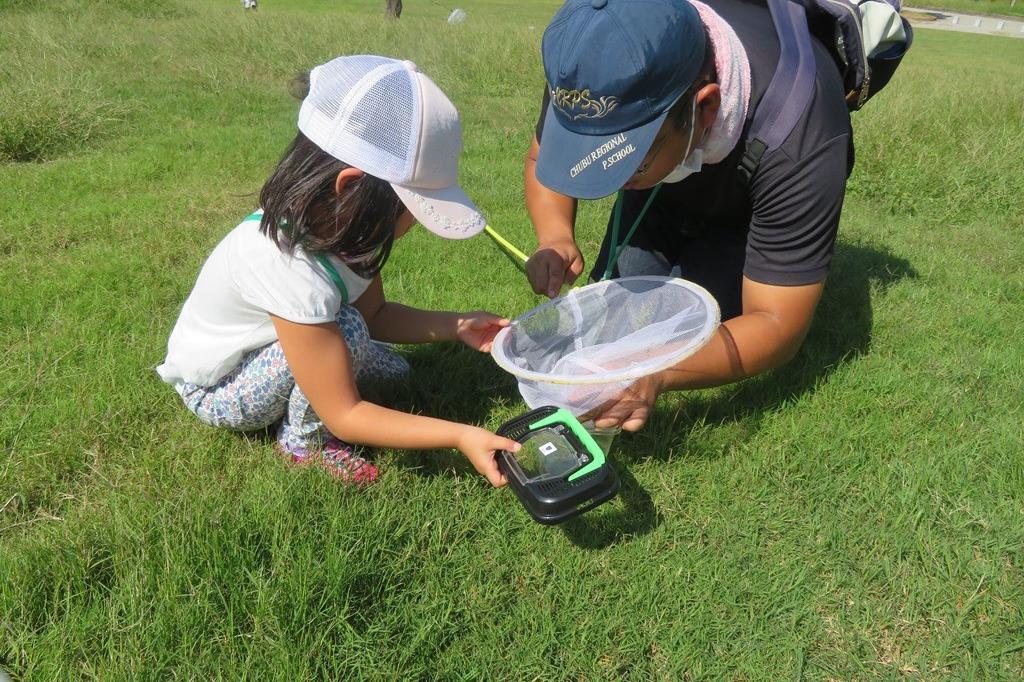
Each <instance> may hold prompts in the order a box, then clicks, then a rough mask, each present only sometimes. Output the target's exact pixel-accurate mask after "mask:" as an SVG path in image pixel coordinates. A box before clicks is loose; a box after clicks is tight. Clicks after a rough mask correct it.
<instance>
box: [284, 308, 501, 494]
mask: <svg viewBox="0 0 1024 682" xmlns="http://www.w3.org/2000/svg"><path fill="white" fill-rule="evenodd" d="M270 319H271V320H272V321H273V323H274V329H275V330H276V331H277V338H278V340H279V341H280V342H281V348H282V349H283V350H284V356H285V359H286V360H287V361H288V367H289V368H290V369H291V371H292V375H293V376H294V377H295V382H296V383H297V384H298V385H299V388H301V389H302V392H303V393H304V394H305V395H306V398H307V399H308V400H309V404H310V405H311V406H312V407H313V410H314V411H315V412H316V413H317V415H318V416H319V417H320V419H322V420H323V422H324V425H325V426H326V427H327V429H328V430H329V431H330V432H331V433H332V434H334V435H335V436H337V437H338V438H340V439H341V440H344V441H346V442H348V443H353V444H361V445H372V446H377V447H390V448H402V449H416V448H458V449H459V450H461V451H462V453H463V454H464V455H465V456H466V457H467V458H468V459H469V461H470V462H471V463H472V464H473V467H474V468H475V469H476V470H477V471H478V472H480V474H482V475H483V476H484V477H486V478H487V480H488V481H490V482H491V485H494V486H501V485H504V484H505V482H506V481H505V477H504V476H502V475H501V472H500V471H498V465H497V462H496V461H495V458H494V451H495V450H498V449H502V450H509V451H512V452H515V451H516V450H518V449H519V444H518V443H516V442H515V441H513V440H509V439H508V438H502V437H501V436H497V435H495V434H493V433H491V432H490V431H487V430H485V429H480V428H477V427H475V426H469V425H466V424H457V423H455V422H449V421H444V420H441V419H433V418H431V417H420V416H417V415H412V414H406V413H405V412H399V411H397V410H389V409H387V408H386V407H381V406H380V405H375V404H373V403H370V402H367V401H365V400H363V399H362V398H360V397H359V390H358V389H357V388H356V382H355V376H354V375H353V372H352V366H351V363H350V361H349V353H348V347H347V346H346V345H345V338H344V336H342V334H341V331H340V330H339V329H338V327H337V325H335V324H334V323H333V322H328V323H324V324H299V323H296V322H289V321H288V320H285V319H282V318H280V317H275V316H273V315H271V316H270Z"/></svg>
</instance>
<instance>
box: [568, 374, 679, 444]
mask: <svg viewBox="0 0 1024 682" xmlns="http://www.w3.org/2000/svg"><path fill="white" fill-rule="evenodd" d="M662 387H663V384H662V375H661V373H660V372H659V373H657V374H652V375H651V376H647V377H644V378H643V379H638V380H637V381H636V383H634V384H633V385H632V386H630V387H629V388H627V389H626V390H624V391H623V392H622V394H621V395H619V396H618V397H617V398H616V399H615V400H611V401H609V402H607V403H605V404H604V405H601V406H600V407H597V408H595V409H593V410H591V411H590V412H588V413H586V414H584V415H583V416H582V417H580V421H589V420H591V419H593V420H594V426H596V427H598V428H599V429H610V428H615V427H616V426H618V427H621V428H622V429H623V430H625V431H639V430H640V429H641V428H643V426H644V424H646V423H647V418H648V417H649V416H650V414H651V410H652V409H653V408H654V403H655V401H656V400H657V399H658V396H659V395H660V394H661V391H662Z"/></svg>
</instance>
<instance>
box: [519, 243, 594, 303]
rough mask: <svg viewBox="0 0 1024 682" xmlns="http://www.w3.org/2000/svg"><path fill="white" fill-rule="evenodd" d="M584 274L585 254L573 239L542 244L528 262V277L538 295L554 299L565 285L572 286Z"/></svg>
mask: <svg viewBox="0 0 1024 682" xmlns="http://www.w3.org/2000/svg"><path fill="white" fill-rule="evenodd" d="M582 272H583V254H582V253H580V250H579V247H578V246H576V242H574V241H573V240H572V239H560V240H557V241H552V242H548V243H541V245H540V246H538V247H537V250H536V251H534V252H533V255H532V256H530V259H529V260H528V261H526V277H527V279H529V280H530V286H531V287H533V291H534V292H535V293H538V294H545V295H547V297H548V298H554V297H555V296H557V295H558V292H559V291H561V289H562V285H563V284H572V283H573V282H575V281H576V279H577V278H578V277H579V276H580V273H582Z"/></svg>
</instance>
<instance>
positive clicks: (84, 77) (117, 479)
mask: <svg viewBox="0 0 1024 682" xmlns="http://www.w3.org/2000/svg"><path fill="white" fill-rule="evenodd" d="M382 5H383V1H382V0H372V1H371V0H366V1H365V2H362V1H359V2H356V1H355V0H346V1H345V2H328V1H326V0H323V1H319V0H317V1H313V0H307V1H303V2H300V1H299V0H294V1H292V2H288V3H284V2H281V3H274V2H272V1H271V0H265V2H263V3H261V9H260V10H259V11H258V12H257V13H244V12H243V11H242V10H241V9H240V7H239V3H237V2H235V1H234V0H230V1H229V0H225V1H224V2H219V1H218V2H213V1H211V0H204V1H200V0H192V1H187V0H164V1H163V2H160V3H151V2H142V1H141V0H138V1H135V0H106V1H104V2H99V1H97V2H92V3H80V2H70V1H61V0H54V2H50V3H45V4H43V3H33V2H29V1H28V0H22V1H20V2H19V1H17V0H0V25H2V26H3V31H2V32H0V205H2V206H3V211H2V212H0V280H2V281H3V282H4V283H5V284H4V291H5V295H4V304H3V306H2V307H0V342H2V343H0V447H2V451H0V668H3V669H6V670H8V671H9V672H10V673H11V674H12V675H14V677H15V678H16V679H25V680H53V679H103V680H114V679H125V680H136V679H168V678H174V679H302V678H326V679H361V678H369V679H376V678H389V679H397V678H401V679H408V678H419V679H466V680H477V679H508V680H525V679H543V680H548V679H574V680H590V679H635V680H646V679H664V680H678V679H697V678H701V679H723V678H727V679H769V678H772V679H774V678H780V679H808V680H817V679H842V680H846V679H866V678H884V679H889V678H899V677H910V678H921V679H976V678H977V679H1020V678H1021V677H1024V613H1022V606H1024V558H1022V557H1024V492H1022V490H1024V462H1022V445H1024V443H1022V440H1024V436H1022V433H1024V427H1022V419H1024V409H1022V396H1024V349H1022V343H1021V337H1022V334H1024V326H1022V322H1021V320H1022V319H1024V304H1022V300H1024V275H1022V269H1021V262H1022V260H1024V246H1022V238H1024V220H1022V216H1024V174H1022V172H1021V159H1022V158H1024V92H1022V90H1021V88H1020V84H1021V82H1022V78H1024V41H1020V40H1010V39H1002V38H993V37H971V36H961V35H954V34H948V33H942V32H935V31H919V32H918V35H917V38H916V42H915V46H914V49H913V51H912V52H911V53H910V56H909V57H908V58H907V60H906V61H905V63H904V66H903V67H902V68H901V71H900V72H899V74H898V75H897V77H896V78H895V80H894V81H893V83H892V84H890V86H889V89H888V90H887V91H886V92H884V93H882V95H880V96H879V97H878V99H877V100H875V101H872V102H871V104H870V105H869V106H868V108H867V109H866V110H864V111H862V112H859V113H858V114H856V115H855V127H856V136H857V168H856V170H855V171H854V175H853V177H852V178H851V180H850V190H849V193H848V197H847V202H846V207H845V211H844V215H843V224H842V229H841V234H840V240H839V244H838V246H837V249H836V257H835V264H834V268H833V272H832V275H831V276H830V279H829V283H828V286H827V289H826V293H825V297H824V300H823V302H822V305H821V308H820V310H819V314H818V317H817V319H816V322H815V326H814V329H813V331H812V333H811V335H810V337H809V338H808V340H807V343H806V345H805V348H804V349H803V350H802V351H801V353H800V355H799V356H798V357H797V359H796V360H794V361H793V363H791V364H790V365H789V366H787V367H786V368H784V369H782V370H779V371H777V372H775V373H773V374H771V375H769V376H767V377H763V378H760V379H756V380H751V381H747V382H745V383H743V384H740V385H737V386H732V387H726V388H722V389H719V390H714V391H702V392H696V393H691V394H688V395H684V396H675V397H672V398H670V399H664V400H663V401H662V402H661V403H660V406H659V409H658V411H657V413H656V414H655V416H654V418H653V419H652V421H651V423H650V424H649V425H648V428H646V429H645V430H644V431H643V432H641V433H639V434H637V435H624V436H622V437H620V438H619V440H618V441H617V445H616V450H615V451H614V452H613V457H612V458H613V462H614V464H615V466H616V468H617V469H618V471H619V472H620V474H621V477H622V479H623V483H624V485H623V490H622V494H621V496H620V497H619V498H618V499H617V500H616V501H615V502H613V503H611V504H609V505H606V506H605V507H603V508H601V509H600V510H598V511H595V512H594V513H593V514H590V515H588V516H586V517H584V518H583V519H581V520H579V521H578V522H575V523H573V524H570V525H567V526H566V527H564V528H553V529H552V528H544V527H540V526H538V525H535V524H533V523H532V522H531V521H529V520H528V518H527V516H526V514H525V513H524V512H523V510H522V509H520V508H519V507H518V505H517V503H516V501H515V499H514V498H513V495H512V493H511V492H510V491H507V490H503V491H493V490H491V489H489V488H488V487H486V485H485V484H484V482H483V480H482V479H480V478H479V477H478V476H476V475H474V474H473V472H472V470H471V469H469V468H468V466H467V465H466V464H465V463H463V462H462V461H460V459H459V457H457V456H456V454H455V453H450V452H441V453H400V452H385V453H381V454H380V456H379V458H378V459H379V461H380V462H382V465H383V469H384V472H385V473H384V475H383V477H382V480H381V482H380V483H379V484H378V485H377V486H375V487H374V488H373V489H371V490H369V491H367V492H364V493H355V492H352V491H350V490H348V489H345V488H344V487H342V486H341V485H338V484H337V483H336V482H334V481H333V480H331V479H329V478H328V477H327V476H326V475H324V474H322V473H320V472H317V471H312V470H296V469H294V468H290V467H289V466H287V465H285V464H284V463H282V462H281V461H279V460H278V459H277V458H276V457H275V456H274V454H273V450H272V446H271V444H270V443H269V442H268V441H267V440H266V439H265V438H261V437H257V436H254V437H242V436H237V435H233V434H229V433H222V432H218V431H215V430H213V429H209V428H207V427H204V426H202V425H200V424H199V423H197V422H196V421H195V419H194V418H192V417H191V415H189V414H188V413H187V412H186V410H185V409H184V408H183V407H182V406H181V405H180V402H179V401H178V399H177V398H176V396H175V395H174V394H173V391H171V390H170V389H169V388H168V387H166V386H164V385H162V384H161V383H160V381H159V380H158V378H157V377H156V375H155V374H154V373H153V371H152V368H153V367H154V366H155V365H156V364H157V363H158V362H159V361H160V360H161V358H162V354H163V351H164V348H165V344H166V339H167V335H168V333H169V331H170V328H171V326H172V324H173V322H174V320H175V317H176V315H177V313H178V310H179V308H180V306H181V303H182V302H183V300H184V298H185V296H186V295H187V293H188V291H189V290H190V288H191V286H192V283H193V281H194V278H195V276H196V273H197V272H198V269H199V267H200V265H201V264H202V262H203V260H204V258H205V257H206V255H207V253H208V252H209V250H210V249H211V248H212V247H213V245H214V244H215V243H216V242H217V241H218V240H219V239H220V238H221V236H222V235H223V234H224V233H225V232H226V231H227V230H229V229H230V228H231V227H232V226H234V225H235V223H236V222H237V221H238V220H239V219H240V218H241V217H243V216H245V215H246V214H247V213H248V212H249V211H250V210H251V209H252V208H253V207H254V201H255V198H254V195H253V193H254V192H257V191H258V190H259V187H260V185H261V183H262V181H263V179H264V178H265V176H266V174H267V172H268V171H269V169H270V168H271V167H272V165H273V164H274V162H275V161H276V159H277V157H278V155H279V154H280V152H281V151H282V150H283V148H284V147H285V145H286V143H287V142H288V141H289V140H290V138H291V136H292V134H293V131H294V119H295V115H296V112H297V104H296V102H295V101H293V100H292V99H290V97H289V96H288V94H287V89H286V84H287V81H288V79H289V78H290V77H291V76H292V75H293V74H295V73H296V72H298V71H300V70H303V69H306V68H309V67H310V66H311V65H314V64H316V63H319V62H321V61H324V60H325V59H327V58H328V57H330V56H333V55H335V54H340V53H358V52H371V53H383V54H390V55H396V56H402V57H408V58H411V59H413V60H414V61H416V62H417V63H419V64H420V65H421V67H422V68H423V69H424V70H425V71H426V72H427V73H429V74H431V75H432V76H433V77H434V78H435V80H437V82H438V83H439V84H440V85H441V86H442V88H444V89H445V90H446V91H447V92H448V93H449V95H450V96H451V97H452V99H453V100H454V101H455V102H456V104H457V105H458V106H459V107H460V109H461V110H462V113H463V119H464V129H465V133H466V153H465V156H464V159H463V172H464V185H465V186H466V187H467V189H468V190H469V192H470V193H471V194H472V195H473V196H474V197H476V198H477V201H478V203H479V204H480V205H481V207H483V208H484V210H485V211H486V213H487V214H488V215H489V217H490V219H491V222H492V224H493V225H495V226H497V227H498V228H499V229H501V230H502V231H503V233H505V234H506V236H508V237H509V238H511V239H513V240H514V241H515V242H517V243H519V244H521V245H522V246H524V247H528V246H530V245H531V244H532V241H531V230H530V227H529V224H528V221H527V219H526V216H525V212H524V210H523V206H522V190H521V183H520V172H521V159H522V154H523V151H524V149H525V147H526V145H527V143H528V140H529V135H530V131H531V127H532V124H533V121H534V117H535V115H536V109H537V106H538V95H539V92H540V89H541V87H542V82H543V76H542V72H541V69H540V63H539V57H538V54H539V41H540V35H541V31H542V30H543V27H544V25H545V24H546V22H547V20H548V19H549V18H550V16H551V14H552V13H553V11H554V7H555V3H553V2H547V1H545V2H541V1H539V0H526V1H522V2H513V1H511V0H508V1H506V2H499V1H497V0H493V1H492V0H465V1H464V2H463V3H462V6H463V7H464V8H465V9H466V10H467V12H468V15H469V19H468V20H467V21H466V22H465V23H464V24H461V25H458V26H448V25H446V24H444V23H443V21H444V18H445V17H446V16H447V13H448V11H450V7H449V6H448V5H447V4H444V3H441V2H439V1H437V2H435V1H433V0H407V2H406V3H405V5H406V8H405V14H404V16H403V18H402V19H401V21H399V22H387V21H385V20H384V19H383V18H382V17H381V16H380V15H381V12H380V7H378V6H382ZM607 209H608V204H607V203H606V202H590V203H588V204H587V205H586V206H584V208H583V209H582V211H581V216H580V220H579V223H580V235H581V243H582V246H583V249H584V252H585V253H586V254H587V255H588V256H590V257H593V254H595V253H596V248H597V243H598V242H597V240H598V239H599V237H600V234H601V232H602V229H603V225H604V216H605V215H606V212H607ZM385 274H386V284H387V290H388V293H389V296H390V297H391V298H393V299H396V300H400V301H403V302H408V303H412V304H417V305H422V306H426V307H439V308H451V309H459V308H461V309H471V308H477V307H482V308H488V309H493V310H495V311H498V312H504V313H509V314H515V313H518V312H521V311H523V310H525V309H527V308H529V307H531V306H532V305H534V304H536V302H537V299H536V298H535V297H534V296H533V295H532V294H530V293H529V292H528V290H527V289H526V287H525V285H524V282H523V281H522V280H521V278H520V276H519V274H518V273H517V272H516V271H515V270H514V269H513V268H511V267H510V266H509V265H508V263H507V261H506V260H505V259H504V257H503V256H502V255H501V254H500V253H499V252H497V251H496V250H495V249H494V248H493V246H492V245H491V244H489V243H488V242H487V241H486V240H485V239H484V238H483V237H481V238H479V239H475V240H471V241H469V242H466V243H451V242H442V241H441V240H439V239H436V238H432V237H431V236H430V235H429V234H427V233H425V231H423V230H419V231H416V232H414V233H413V234H412V235H410V236H409V237H408V238H407V239H406V240H403V241H402V242H401V243H400V244H399V246H398V248H397V250H396V253H395V256H394V258H393V260H392V261H391V262H390V263H389V265H388V268H387V271H386V273H385ZM410 357H411V359H412V362H413V364H414V366H415V367H416V376H417V380H418V381H417V384H416V387H415V389H410V390H409V391H408V394H407V395H404V396H401V403H402V404H404V405H407V406H409V407H410V409H415V410H418V411H421V412H424V413H428V414H434V415H441V416H447V417H452V418H457V419H462V420H465V421H470V422H474V423H479V424H484V425H489V426H491V427H495V426H496V425H497V424H499V423H500V422H501V421H502V420H504V419H505V418H507V417H508V416H510V415H512V414H513V413H515V412H516V411H517V410H520V409H521V408H522V404H521V402H520V401H519V398H518V395H517V393H516V390H515V385H514V383H513V382H512V381H511V380H510V379H509V378H508V377H507V376H504V375H503V374H502V373H501V372H500V371H499V370H498V369H497V368H496V367H495V366H494V365H493V364H492V363H491V361H490V360H489V358H487V357H486V356H482V355H477V354H473V353H472V352H470V351H463V350H459V349H456V348H454V347H435V348H429V347H423V348H417V349H416V350H414V351H412V352H411V355H410Z"/></svg>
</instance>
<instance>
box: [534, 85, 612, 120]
mask: <svg viewBox="0 0 1024 682" xmlns="http://www.w3.org/2000/svg"><path fill="white" fill-rule="evenodd" d="M551 104H552V105H554V107H555V108H556V109H558V110H559V111H560V112H562V113H563V114H565V115H566V116H568V117H569V120H570V121H577V120H579V119H581V118H604V117H605V116H607V115H608V112H610V111H612V110H613V109H615V107H617V106H619V98H618V97H615V96H612V95H605V96H603V97H598V98H597V99H594V98H593V97H591V96H590V88H585V89H583V90H566V89H565V88H554V89H552V90H551Z"/></svg>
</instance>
